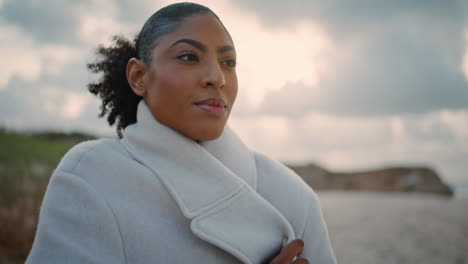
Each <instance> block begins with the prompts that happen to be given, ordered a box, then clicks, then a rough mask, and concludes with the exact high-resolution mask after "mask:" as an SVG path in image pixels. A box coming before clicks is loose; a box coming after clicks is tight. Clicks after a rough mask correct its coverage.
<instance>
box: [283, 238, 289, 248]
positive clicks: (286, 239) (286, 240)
mask: <svg viewBox="0 0 468 264" xmlns="http://www.w3.org/2000/svg"><path fill="white" fill-rule="evenodd" d="M287 244H288V237H287V236H285V237H284V238H283V243H282V245H283V247H284V246H286V245H287Z"/></svg>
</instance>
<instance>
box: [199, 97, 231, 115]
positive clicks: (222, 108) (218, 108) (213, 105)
mask: <svg viewBox="0 0 468 264" xmlns="http://www.w3.org/2000/svg"><path fill="white" fill-rule="evenodd" d="M194 104H195V105H196V106H197V107H198V108H200V109H202V110H203V111H205V112H207V113H209V114H212V115H215V116H222V115H224V114H225V113H226V111H227V104H226V102H225V101H224V100H223V99H221V98H208V99H205V100H202V101H198V102H196V103H194Z"/></svg>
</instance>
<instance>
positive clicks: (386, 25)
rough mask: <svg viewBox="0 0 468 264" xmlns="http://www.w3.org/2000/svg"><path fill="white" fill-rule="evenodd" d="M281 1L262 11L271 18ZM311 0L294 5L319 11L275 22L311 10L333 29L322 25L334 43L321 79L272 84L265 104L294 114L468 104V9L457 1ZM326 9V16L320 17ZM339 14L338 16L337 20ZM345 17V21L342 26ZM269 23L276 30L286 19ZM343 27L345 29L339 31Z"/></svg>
mask: <svg viewBox="0 0 468 264" xmlns="http://www.w3.org/2000/svg"><path fill="white" fill-rule="evenodd" d="M350 2H353V1H350ZM255 3H256V2H255V1H253V2H252V5H253V6H255ZM275 3H277V2H273V3H272V10H271V11H270V9H263V10H261V11H260V10H259V11H258V12H259V13H260V14H263V17H266V19H268V17H269V16H273V15H272V14H273V13H274V12H275V10H276V9H275ZM307 3H308V4H303V5H299V4H298V3H297V2H295V1H291V2H290V3H289V4H290V5H293V6H296V8H298V7H297V6H300V7H301V10H315V11H312V13H307V12H306V11H297V12H288V14H286V15H285V16H280V17H278V18H277V21H276V22H278V23H279V21H284V22H285V23H286V22H287V23H288V24H287V25H289V26H291V25H293V24H292V23H294V21H297V19H306V18H307V17H308V18H309V19H310V20H311V21H314V22H316V23H317V24H318V25H319V26H322V27H323V28H325V29H328V31H324V32H325V34H328V35H327V36H328V37H329V38H328V40H329V42H328V46H327V47H326V48H325V49H323V50H321V52H323V53H322V54H321V56H320V59H321V65H323V67H321V68H317V69H318V72H312V71H311V74H313V75H317V79H318V82H317V84H315V85H307V84H304V83H301V82H294V81H293V82H288V83H287V84H283V85H282V86H281V88H279V89H273V90H270V91H269V92H268V93H267V94H266V96H265V98H264V100H263V104H262V105H261V107H260V109H259V111H262V112H266V113H271V114H279V113H284V114H288V115H289V116H298V115H305V114H307V113H308V112H309V111H321V112H325V113H330V114H337V115H358V116H366V115H382V116H385V115H394V114H402V113H424V112H428V111H436V110H439V109H464V108H467V107H468V100H466V99H465V98H468V82H467V78H466V76H465V72H464V68H463V63H464V62H463V60H464V56H466V55H465V50H466V46H467V45H466V41H465V38H464V23H465V22H464V14H463V12H461V11H460V9H463V8H461V7H460V6H459V5H457V2H450V4H447V5H445V4H446V3H444V7H440V6H439V5H440V4H437V3H434V5H432V6H430V5H427V3H426V2H425V3H424V6H419V5H418V4H417V3H412V2H411V4H409V2H408V3H406V4H401V5H393V4H382V3H381V2H378V3H379V4H376V3H377V2H375V1H374V2H373V3H366V4H365V5H363V6H361V7H363V8H357V6H359V5H356V7H355V8H350V9H349V10H348V9H347V7H348V5H349V2H346V4H344V5H336V6H335V5H332V4H331V3H334V1H331V2H320V3H319V2H313V1H310V2H307ZM353 3H355V2H353ZM359 3H360V4H362V2H359ZM355 4H356V3H355ZM421 4H422V3H421ZM283 7H284V6H283ZM364 7H365V8H364ZM439 8H441V9H439ZM323 9H325V10H327V11H326V12H325V13H326V14H328V15H324V14H321V15H320V14H317V16H314V14H315V13H314V12H319V11H317V10H323ZM357 9H359V10H357ZM270 12H272V13H270ZM335 17H336V18H337V20H333V19H331V18H335ZM332 20H333V23H332V22H330V21H332ZM340 21H341V22H342V24H340V25H341V26H342V27H340V26H338V23H340ZM270 27H272V29H271V30H274V28H282V27H284V26H282V25H280V24H274V26H271V25H270ZM342 28H345V29H346V31H347V32H346V33H343V32H340V33H339V34H337V32H338V31H340V30H341V29H342ZM291 49H293V47H291V46H289V47H285V48H283V49H282V50H281V51H280V52H283V53H286V54H288V53H289V52H290V50H291ZM465 58H466V57H465ZM291 93H297V95H296V96H295V99H291V97H294V95H291ZM298 97H301V98H298ZM304 97H305V98H307V99H305V98H304Z"/></svg>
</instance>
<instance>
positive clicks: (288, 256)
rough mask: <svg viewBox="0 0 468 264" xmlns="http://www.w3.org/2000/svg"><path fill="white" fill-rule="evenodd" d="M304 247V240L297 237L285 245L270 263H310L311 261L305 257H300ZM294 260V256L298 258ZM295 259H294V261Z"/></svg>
mask: <svg viewBox="0 0 468 264" xmlns="http://www.w3.org/2000/svg"><path fill="white" fill-rule="evenodd" d="M303 249H304V241H303V240H301V239H296V240H293V241H291V242H290V243H289V244H287V245H285V246H284V247H283V248H282V249H281V251H280V253H279V254H278V256H276V257H275V258H273V260H271V262H270V264H290V263H293V264H309V261H308V260H307V259H305V258H300V257H299V255H300V254H301V252H302V250H303ZM296 257H297V259H295V260H294V258H296ZM293 260H294V261H293Z"/></svg>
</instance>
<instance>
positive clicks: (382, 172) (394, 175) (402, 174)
mask: <svg viewBox="0 0 468 264" xmlns="http://www.w3.org/2000/svg"><path fill="white" fill-rule="evenodd" d="M289 167H290V168H291V169H292V170H294V171H295V172H296V173H297V174H299V175H300V176H301V177H302V178H303V179H304V181H305V182H306V183H307V184H309V185H310V186H312V188H314V189H315V190H331V189H333V190H366V191H381V192H425V193H435V194H440V195H446V196H452V195H453V191H452V189H451V188H450V187H449V186H448V185H446V184H445V183H443V182H442V180H441V178H440V177H439V175H437V173H436V172H435V171H434V170H432V169H430V168H426V167H393V168H384V169H376V170H370V171H360V172H350V173H343V172H338V173H337V172H330V171H327V170H326V169H324V168H321V167H319V166H317V165H315V164H309V165H306V166H289Z"/></svg>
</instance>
